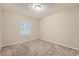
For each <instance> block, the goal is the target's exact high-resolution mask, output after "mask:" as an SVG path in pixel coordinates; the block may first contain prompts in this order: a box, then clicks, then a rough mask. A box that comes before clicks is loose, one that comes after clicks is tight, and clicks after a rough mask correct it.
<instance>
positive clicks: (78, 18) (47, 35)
mask: <svg viewBox="0 0 79 59" xmlns="http://www.w3.org/2000/svg"><path fill="white" fill-rule="evenodd" d="M40 36H41V37H40V38H41V39H44V40H47V41H51V42H53V43H56V44H60V45H64V46H67V47H72V48H74V49H79V45H78V44H79V8H72V9H70V10H64V11H62V12H59V13H55V14H53V15H51V16H48V17H46V18H43V19H41V20H40Z"/></svg>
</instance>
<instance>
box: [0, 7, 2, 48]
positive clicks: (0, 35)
mask: <svg viewBox="0 0 79 59" xmlns="http://www.w3.org/2000/svg"><path fill="white" fill-rule="evenodd" d="M1 16H2V13H1V8H0V49H1V40H2V28H1V27H2V24H1V23H2V17H1Z"/></svg>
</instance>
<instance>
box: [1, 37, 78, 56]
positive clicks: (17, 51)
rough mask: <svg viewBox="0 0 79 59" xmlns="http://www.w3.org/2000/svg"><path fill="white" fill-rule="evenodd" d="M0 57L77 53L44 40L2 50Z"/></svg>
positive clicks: (69, 54)
mask: <svg viewBox="0 0 79 59" xmlns="http://www.w3.org/2000/svg"><path fill="white" fill-rule="evenodd" d="M0 54H1V55H2V56H76V55H79V51H77V50H74V49H71V48H67V47H63V46H60V45H57V44H54V43H50V42H47V41H44V40H40V39H37V40H32V41H28V42H24V43H21V44H15V45H11V46H6V47H4V48H2V50H1V52H0Z"/></svg>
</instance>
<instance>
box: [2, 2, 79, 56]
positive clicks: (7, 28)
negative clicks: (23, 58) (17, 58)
mask: <svg viewBox="0 0 79 59" xmlns="http://www.w3.org/2000/svg"><path fill="white" fill-rule="evenodd" d="M78 44H79V4H78V3H0V56H79V45H78Z"/></svg>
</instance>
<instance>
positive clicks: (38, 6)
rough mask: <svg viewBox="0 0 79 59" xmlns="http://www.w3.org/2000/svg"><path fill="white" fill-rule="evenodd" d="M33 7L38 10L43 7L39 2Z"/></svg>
mask: <svg viewBox="0 0 79 59" xmlns="http://www.w3.org/2000/svg"><path fill="white" fill-rule="evenodd" d="M32 7H33V8H35V9H36V10H40V9H41V6H40V5H39V4H35V5H33V6H32Z"/></svg>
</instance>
